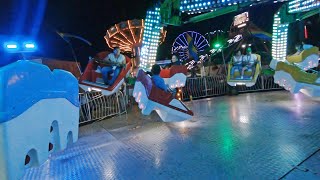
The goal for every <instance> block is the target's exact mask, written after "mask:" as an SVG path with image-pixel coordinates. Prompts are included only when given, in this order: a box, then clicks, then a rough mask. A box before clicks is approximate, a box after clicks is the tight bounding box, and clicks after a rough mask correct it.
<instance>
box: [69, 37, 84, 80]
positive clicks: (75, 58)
mask: <svg viewBox="0 0 320 180" xmlns="http://www.w3.org/2000/svg"><path fill="white" fill-rule="evenodd" d="M67 42H68V41H67ZM68 44H69V46H70V48H71V52H72V56H73V58H74V60H75V61H76V64H77V67H78V70H79V73H80V75H82V72H81V68H80V66H79V63H78V58H77V55H76V52H75V51H74V49H73V46H72V44H71V43H70V42H68Z"/></svg>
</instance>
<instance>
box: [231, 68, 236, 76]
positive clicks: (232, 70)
mask: <svg viewBox="0 0 320 180" xmlns="http://www.w3.org/2000/svg"><path fill="white" fill-rule="evenodd" d="M236 68H237V67H236V66H233V67H232V68H231V72H230V75H231V77H233V75H234V71H235V70H236Z"/></svg>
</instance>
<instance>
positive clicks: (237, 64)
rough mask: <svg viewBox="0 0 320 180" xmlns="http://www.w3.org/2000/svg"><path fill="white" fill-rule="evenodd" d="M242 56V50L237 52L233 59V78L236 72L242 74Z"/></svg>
mask: <svg viewBox="0 0 320 180" xmlns="http://www.w3.org/2000/svg"><path fill="white" fill-rule="evenodd" d="M242 60H243V58H242V54H241V51H240V50H237V51H236V54H235V55H234V56H233V57H232V65H233V66H232V69H231V73H230V75H231V77H232V78H234V72H235V70H238V71H239V72H242Z"/></svg>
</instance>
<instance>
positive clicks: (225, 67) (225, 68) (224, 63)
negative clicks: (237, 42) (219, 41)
mask: <svg viewBox="0 0 320 180" xmlns="http://www.w3.org/2000/svg"><path fill="white" fill-rule="evenodd" d="M221 53H222V60H223V65H224V70H225V73H226V76H227V72H228V71H227V66H226V61H225V59H224V54H223V48H221Z"/></svg>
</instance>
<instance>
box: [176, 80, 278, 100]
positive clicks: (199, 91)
mask: <svg viewBox="0 0 320 180" xmlns="http://www.w3.org/2000/svg"><path fill="white" fill-rule="evenodd" d="M235 89H236V90H237V91H238V92H239V93H246V92H257V91H265V90H280V89H283V88H282V87H280V86H279V85H277V84H275V83H274V79H273V76H271V75H261V76H259V77H258V79H257V82H256V84H255V85H254V86H252V87H246V86H245V85H240V86H236V87H235ZM182 91H183V100H184V101H187V100H190V99H198V98H205V97H212V96H220V95H226V94H227V93H228V91H230V86H228V84H227V79H226V76H225V75H217V76H209V77H197V78H188V79H187V82H186V86H185V87H184V88H183V89H182Z"/></svg>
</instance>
